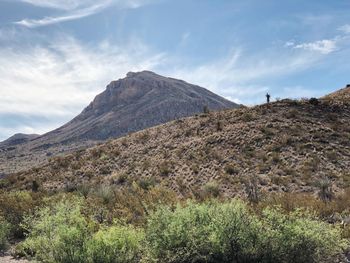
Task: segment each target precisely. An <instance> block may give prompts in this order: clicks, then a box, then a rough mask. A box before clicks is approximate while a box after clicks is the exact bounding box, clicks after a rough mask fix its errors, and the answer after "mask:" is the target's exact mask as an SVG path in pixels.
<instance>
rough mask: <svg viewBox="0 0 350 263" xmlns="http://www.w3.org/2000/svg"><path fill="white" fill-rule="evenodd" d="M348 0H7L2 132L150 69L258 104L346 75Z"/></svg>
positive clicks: (45, 122)
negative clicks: (121, 79)
mask: <svg viewBox="0 0 350 263" xmlns="http://www.w3.org/2000/svg"><path fill="white" fill-rule="evenodd" d="M349 10H350V1H349V0H336V1H329V0H310V1H305V0H283V1H280V0H264V1H261V0H235V1H233V0H231V1H230V0H176V1H175V0H0V141H1V140H3V139H5V138H7V137H9V136H10V135H12V134H14V133H18V132H23V133H44V132H47V131H49V130H52V129H54V128H56V127H58V126H60V125H62V124H64V123H65V122H67V121H69V120H70V119H71V118H73V117H74V116H75V115H77V114H79V113H80V112H81V110H82V109H83V108H84V107H85V106H87V105H88V103H89V102H90V101H91V100H92V99H93V98H94V96H95V95H97V94H98V93H100V92H101V91H103V90H104V89H105V86H106V85H107V84H108V83H109V82H110V81H111V80H114V79H119V78H122V77H124V76H125V75H126V73H127V72H129V71H140V70H152V71H155V72H157V73H159V74H163V75H167V76H171V77H176V78H181V79H184V80H186V81H188V82H191V83H194V84H198V85H201V86H203V87H206V88H208V89H210V90H212V91H214V92H216V93H218V94H220V95H222V96H224V97H226V98H229V99H230V100H233V101H236V102H239V103H243V104H247V105H254V104H257V103H261V102H263V101H264V95H265V93H266V92H267V91H268V92H270V93H271V94H272V96H273V97H274V98H278V97H279V98H285V97H292V98H300V97H311V96H322V95H324V94H326V93H329V92H332V91H334V90H337V89H339V88H342V87H344V86H345V85H346V84H347V83H350V74H349V70H350V63H349V60H350V12H349Z"/></svg>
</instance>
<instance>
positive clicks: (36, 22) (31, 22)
mask: <svg viewBox="0 0 350 263" xmlns="http://www.w3.org/2000/svg"><path fill="white" fill-rule="evenodd" d="M108 5H110V2H105V3H102V4H97V5H93V6H90V7H88V8H83V9H79V10H76V11H73V12H69V13H67V14H65V15H62V16H57V17H45V18H43V19H23V20H21V21H18V22H15V24H17V25H21V26H25V27H29V28H34V27H40V26H47V25H52V24H57V23H61V22H66V21H71V20H76V19H80V18H84V17H87V16H91V15H93V14H96V13H98V12H100V11H102V10H103V9H105V8H106V7H107V6H108Z"/></svg>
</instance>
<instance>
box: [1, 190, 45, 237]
mask: <svg viewBox="0 0 350 263" xmlns="http://www.w3.org/2000/svg"><path fill="white" fill-rule="evenodd" d="M40 203H41V195H40V194H37V193H31V192H28V191H13V192H6V191H0V204H1V205H0V216H2V217H4V218H5V220H6V221H7V222H9V223H11V225H12V227H11V233H10V234H11V236H13V237H15V238H23V237H24V232H25V230H24V229H23V227H21V223H22V220H23V218H24V216H25V215H26V214H31V213H33V212H34V210H35V209H36V207H37V206H39V205H40Z"/></svg>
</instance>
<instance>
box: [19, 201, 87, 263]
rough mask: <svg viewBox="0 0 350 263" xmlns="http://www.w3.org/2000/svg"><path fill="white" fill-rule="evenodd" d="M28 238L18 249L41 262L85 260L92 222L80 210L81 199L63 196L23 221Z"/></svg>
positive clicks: (69, 262)
mask: <svg viewBox="0 0 350 263" xmlns="http://www.w3.org/2000/svg"><path fill="white" fill-rule="evenodd" d="M24 225H25V228H26V229H27V230H28V233H29V234H28V237H27V239H26V240H25V241H24V242H22V243H21V244H20V245H19V246H18V252H19V253H20V254H24V255H27V256H32V257H34V258H35V259H36V260H38V261H42V262H62V263H75V262H77V263H78V262H85V260H86V255H87V254H86V242H87V240H88V239H89V237H90V235H91V232H92V225H91V224H89V223H88V221H87V220H86V219H85V218H84V216H83V215H82V214H81V200H80V199H79V198H74V199H70V200H62V201H60V202H59V203H57V204H56V205H54V206H52V207H45V208H42V209H40V210H39V211H37V213H35V215H34V216H28V217H26V218H25V221H24Z"/></svg>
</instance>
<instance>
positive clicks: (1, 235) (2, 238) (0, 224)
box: [0, 217, 10, 251]
mask: <svg viewBox="0 0 350 263" xmlns="http://www.w3.org/2000/svg"><path fill="white" fill-rule="evenodd" d="M9 234H10V224H9V223H8V222H7V221H6V220H5V219H4V218H2V217H0V251H3V250H5V249H6V248H7V245H8V237H9Z"/></svg>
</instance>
